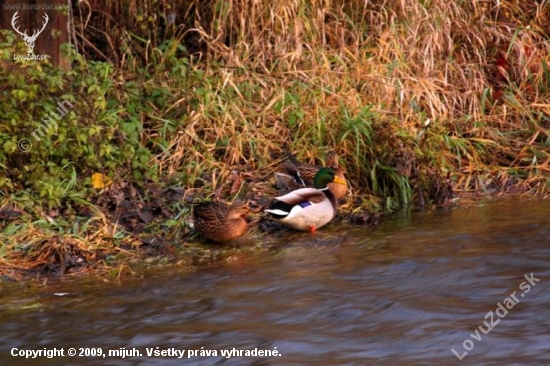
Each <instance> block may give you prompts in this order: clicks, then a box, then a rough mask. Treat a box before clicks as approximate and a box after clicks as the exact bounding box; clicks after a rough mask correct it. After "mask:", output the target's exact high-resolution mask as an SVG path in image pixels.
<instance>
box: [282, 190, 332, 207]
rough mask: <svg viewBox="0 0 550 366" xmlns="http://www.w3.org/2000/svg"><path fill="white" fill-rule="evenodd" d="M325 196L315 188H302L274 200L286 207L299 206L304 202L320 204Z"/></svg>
mask: <svg viewBox="0 0 550 366" xmlns="http://www.w3.org/2000/svg"><path fill="white" fill-rule="evenodd" d="M326 199H327V197H326V196H325V194H324V193H323V192H322V191H320V190H318V189H315V188H302V189H297V190H295V191H292V192H290V193H288V194H285V195H284V196H281V197H277V198H276V200H278V201H282V202H284V203H286V204H288V205H292V206H294V205H299V204H302V203H304V202H311V203H313V204H315V203H321V202H323V201H324V200H326Z"/></svg>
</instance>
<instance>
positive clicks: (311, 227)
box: [309, 225, 315, 235]
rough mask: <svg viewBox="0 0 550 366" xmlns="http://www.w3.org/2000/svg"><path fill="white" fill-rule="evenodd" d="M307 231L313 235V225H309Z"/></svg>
mask: <svg viewBox="0 0 550 366" xmlns="http://www.w3.org/2000/svg"><path fill="white" fill-rule="evenodd" d="M309 232H310V233H311V235H315V225H309Z"/></svg>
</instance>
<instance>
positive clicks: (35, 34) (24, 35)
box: [11, 10, 49, 53]
mask: <svg viewBox="0 0 550 366" xmlns="http://www.w3.org/2000/svg"><path fill="white" fill-rule="evenodd" d="M18 12H19V10H18V11H16V12H15V14H13V17H12V18H11V26H12V27H13V29H14V30H15V31H16V32H17V33H19V34H20V35H21V37H22V38H23V40H24V41H25V43H26V44H27V53H32V51H33V49H34V42H36V38H38V35H39V34H40V33H42V31H43V30H44V28H46V24H48V19H49V18H48V14H46V13H44V19H45V22H44V23H43V25H42V29H40V30H36V29H35V30H34V31H33V33H32V36H29V35H28V34H27V30H26V29H25V32H23V33H22V32H20V31H19V27H16V26H15V20H16V19H17V17H18V15H17V13H18Z"/></svg>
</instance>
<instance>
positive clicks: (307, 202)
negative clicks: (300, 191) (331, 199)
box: [298, 201, 311, 208]
mask: <svg viewBox="0 0 550 366" xmlns="http://www.w3.org/2000/svg"><path fill="white" fill-rule="evenodd" d="M298 206H300V207H301V208H306V207H307V206H311V202H309V201H304V202H302V203H300V204H299V205H298Z"/></svg>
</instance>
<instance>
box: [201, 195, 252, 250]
mask: <svg viewBox="0 0 550 366" xmlns="http://www.w3.org/2000/svg"><path fill="white" fill-rule="evenodd" d="M249 212H250V209H249V208H248V205H247V204H243V203H235V204H233V205H228V204H226V203H223V202H201V203H199V204H197V205H195V206H194V208H193V222H194V225H195V229H196V230H197V231H198V232H199V233H201V234H202V235H204V236H205V237H207V238H208V239H210V240H213V241H215V242H218V243H225V242H230V241H233V240H235V239H238V238H240V237H241V236H243V235H244V234H246V232H247V230H248V224H247V222H246V220H245V218H246V215H247V214H248V213H249Z"/></svg>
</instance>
